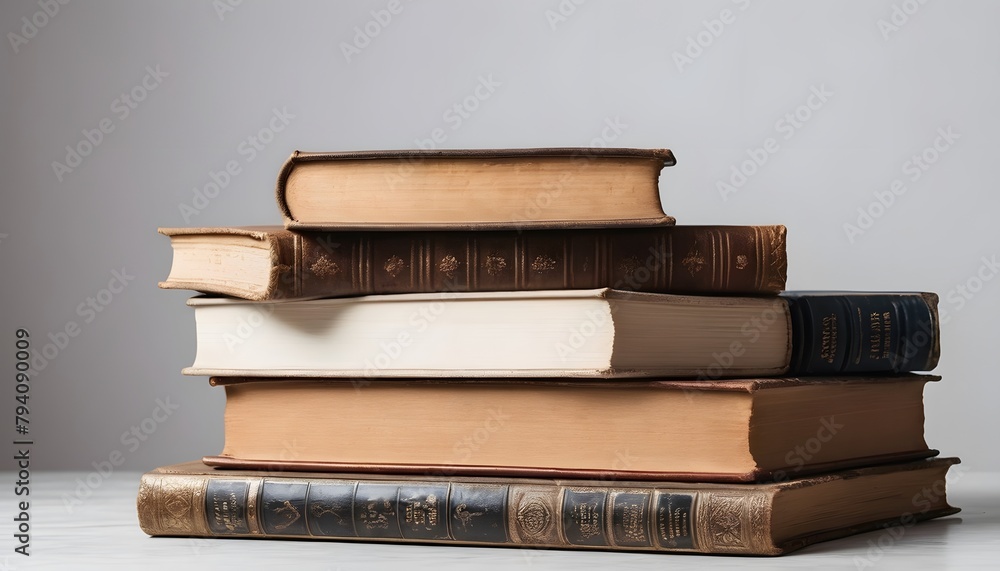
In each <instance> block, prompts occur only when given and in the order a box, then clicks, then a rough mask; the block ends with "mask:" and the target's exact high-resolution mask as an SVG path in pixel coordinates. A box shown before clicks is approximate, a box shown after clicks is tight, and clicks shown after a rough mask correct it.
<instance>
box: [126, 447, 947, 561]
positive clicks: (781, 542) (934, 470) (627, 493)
mask: <svg viewBox="0 0 1000 571" xmlns="http://www.w3.org/2000/svg"><path fill="white" fill-rule="evenodd" d="M957 462H958V460H957V459H955V458H946V459H937V460H924V461H919V462H911V463H906V464H892V465H883V466H877V467H872V468H863V469H858V470H848V471H843V472H835V473H831V474H826V475H821V476H815V477H810V478H803V479H798V480H790V481H786V482H780V483H769V484H754V485H721V484H678V483H668V482H613V481H612V482H608V481H603V482H602V481H582V480H526V479H525V480H520V479H494V478H449V477H441V476H438V477H435V476H413V477H405V476H385V477H379V476H377V475H368V476H364V477H358V476H338V475H330V474H296V475H291V474H283V473H266V472H255V471H231V470H229V471H221V470H212V469H210V468H206V467H205V466H204V465H201V464H200V463H197V462H191V463H188V464H180V465H175V466H167V467H164V468H159V469H157V470H154V471H152V472H149V473H147V474H145V475H144V476H143V477H142V480H141V483H140V487H139V496H138V513H139V523H140V526H141V527H142V529H143V531H145V532H146V533H147V534H149V535H154V536H155V535H165V536H201V537H256V538H265V537H266V538H300V539H334V540H361V541H388V542H419V543H442V544H453V545H454V544H459V545H490V546H516V547H545V548H550V547H551V548H569V549H605V550H629V551H677V552H701V553H718V554H736V555H780V554H782V553H785V552H788V551H792V550H795V549H799V548H801V547H804V546H806V545H809V544H811V543H815V542H818V541H825V540H828V539H834V538H837V537H842V536H846V535H851V534H855V533H860V532H863V531H869V530H874V529H877V528H879V527H881V526H884V525H891V524H902V525H912V524H913V523H914V522H916V521H920V520H924V519H930V518H935V517H941V516H945V515H950V514H953V513H956V512H957V511H958V510H957V509H955V508H953V507H951V506H950V505H948V503H947V499H946V497H945V495H944V493H937V490H943V489H944V484H945V474H946V472H947V470H948V468H949V467H950V466H951V465H952V464H954V463H957ZM928 489H932V490H935V493H932V494H930V495H928V494H927V493H926V491H927V490H928ZM921 494H923V495H921ZM831 497H832V498H835V500H834V501H831ZM836 498H843V500H842V501H840V500H837V499H836ZM915 498H919V500H920V501H919V503H918V502H917V501H916V499H915ZM859 506H862V507H860V508H859Z"/></svg>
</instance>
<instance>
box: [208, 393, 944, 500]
mask: <svg viewBox="0 0 1000 571" xmlns="http://www.w3.org/2000/svg"><path fill="white" fill-rule="evenodd" d="M932 380H937V377H931V376H920V375H905V376H900V377H877V378H874V377H867V378H864V377H841V378H809V379H798V378H784V379H777V378H769V379H744V380H732V381H714V382H713V381H631V382H622V381H613V382H608V381H606V382H600V381H553V380H511V379H492V380H485V379H482V380H431V379H428V380H381V379H351V380H347V379H341V380H294V379H283V380H279V379H256V378H243V379H240V378H216V379H213V383H214V384H217V385H222V386H224V387H225V391H226V413H225V423H224V426H225V436H226V441H225V442H226V443H225V448H224V450H223V451H222V454H221V456H216V457H209V458H206V459H205V461H206V462H207V463H209V464H212V465H216V466H223V467H241V468H275V467H280V468H281V469H287V470H322V471H337V472H390V473H410V474H427V473H439V474H465V475H483V474H499V475H505V476H547V477H563V478H571V477H572V478H599V479H609V478H610V479H615V480H621V479H633V480H649V479H654V480H692V481H716V482H719V481H731V482H735V481H739V482H750V481H754V480H764V479H783V478H788V477H792V476H793V475H794V476H801V475H803V474H808V473H814V472H818V471H823V470H831V469H835V468H843V467H854V466H863V465H870V464H875V463H879V462H888V461H899V460H906V459H914V458H924V457H927V456H931V455H933V454H936V453H937V452H936V451H934V450H930V449H928V447H927V444H926V443H925V442H924V435H923V426H924V407H923V398H922V395H923V387H924V384H925V383H926V382H927V381H932Z"/></svg>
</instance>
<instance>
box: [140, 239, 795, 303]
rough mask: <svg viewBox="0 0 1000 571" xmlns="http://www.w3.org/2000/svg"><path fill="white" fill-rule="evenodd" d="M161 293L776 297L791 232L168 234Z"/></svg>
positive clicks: (283, 296) (265, 296)
mask: <svg viewBox="0 0 1000 571" xmlns="http://www.w3.org/2000/svg"><path fill="white" fill-rule="evenodd" d="M160 233H162V234H165V235H166V236H169V237H170V244H171V246H173V251H174V257H173V264H172V265H171V268H170V275H169V276H168V277H167V279H166V281H164V282H161V283H160V287H162V288H170V289H192V290H196V291H201V292H206V293H216V294H223V295H232V296H235V297H239V298H243V299H250V300H254V301H265V300H278V299H295V298H309V297H343V296H352V295H365V294H388V293H421V292H436V291H437V292H461V291H505V290H543V289H592V288H599V287H613V288H616V289H621V290H633V291H646V292H654V293H726V294H761V293H770V294H775V293H778V292H779V291H781V290H782V289H783V288H784V286H785V269H786V267H787V257H786V254H785V227H784V226H662V227H655V228H620V229H589V230H588V229H565V230H525V231H522V232H516V231H492V232H490V231H478V232H460V231H450V232H445V231H423V232H292V231H288V230H284V229H282V228H280V227H277V226H262V227H237V228H161V229H160Z"/></svg>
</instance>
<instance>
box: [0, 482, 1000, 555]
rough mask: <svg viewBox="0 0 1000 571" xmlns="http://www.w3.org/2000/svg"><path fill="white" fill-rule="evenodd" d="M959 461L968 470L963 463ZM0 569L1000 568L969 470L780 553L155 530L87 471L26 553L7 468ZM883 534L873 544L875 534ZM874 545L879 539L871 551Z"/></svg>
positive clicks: (53, 498) (129, 488)
mask: <svg viewBox="0 0 1000 571" xmlns="http://www.w3.org/2000/svg"><path fill="white" fill-rule="evenodd" d="M963 468H964V466H963ZM2 476H3V477H2V489H4V490H6V491H7V492H6V494H5V495H4V497H0V503H2V506H3V507H2V511H0V518H2V519H0V521H2V522H3V524H2V526H0V528H2V534H0V537H2V538H3V539H2V540H0V544H2V546H3V552H0V571H8V570H10V571H13V570H21V569H59V570H64V569H65V570H71V569H109V570H110V569H129V570H140V571H149V570H155V569H240V568H243V569H267V568H272V569H289V568H294V569H319V570H331V571H334V570H343V571H347V570H354V569H358V570H372V569H407V570H408V571H415V570H419V569H433V570H438V571H444V570H448V569H464V570H473V571H485V570H487V569H532V570H535V569H537V570H543V569H559V570H566V571H570V570H577V569H616V570H617V569H688V568H692V569H693V568H705V569H718V568H741V569H742V568H761V569H784V568H794V569H806V568H807V569H970V568H988V569H1000V485H998V484H1000V474H998V473H982V472H979V473H977V472H975V471H972V470H968V469H967V470H965V471H964V473H963V474H962V477H961V478H958V479H956V480H955V481H953V482H951V483H950V485H949V492H948V498H949V502H950V503H951V504H952V505H955V506H957V507H961V508H962V513H960V514H958V515H955V516H951V517H948V518H944V519H939V520H934V521H930V522H925V523H921V524H918V525H916V526H914V527H911V528H908V529H905V532H904V533H903V535H902V536H901V537H899V538H892V537H891V536H889V537H886V534H887V532H886V531H879V532H873V533H867V534H863V535H858V536H854V537H850V538H846V539H839V540H836V541H831V542H826V543H820V544H817V545H814V546H811V547H808V548H806V549H804V550H801V551H798V552H795V553H792V554H789V555H785V556H783V557H779V558H752V557H718V556H704V555H677V554H661V553H649V554H647V553H613V552H579V551H563V550H534V549H516V548H482V547H459V546H437V545H405V544H371V543H367V544H366V543H347V542H345V543H339V542H332V541H287V540H254V539H193V538H187V539H185V538H163V537H157V538H151V537H148V536H146V535H145V534H144V533H143V532H142V531H141V530H140V529H139V525H138V521H137V518H136V514H135V496H136V491H137V489H138V481H139V474H138V473H134V472H120V473H116V474H114V475H113V476H112V477H111V478H109V479H108V480H105V481H104V482H103V483H102V484H101V486H100V487H99V488H98V489H96V490H95V491H94V492H93V494H92V495H91V496H90V497H88V498H87V499H86V500H84V501H83V502H82V504H81V505H77V506H75V507H73V509H72V511H70V510H68V509H67V507H66V501H65V496H66V495H67V494H69V495H72V494H73V490H74V488H76V486H77V478H80V477H84V476H85V474H84V473H75V472H35V473H32V477H31V485H32V487H31V513H30V516H31V522H32V528H31V548H30V551H31V556H30V557H24V556H22V555H19V554H16V553H14V551H13V549H14V547H15V546H16V545H17V544H16V540H15V539H14V538H13V533H14V532H13V524H12V518H13V511H14V508H15V507H16V500H17V498H16V497H15V496H14V493H13V490H14V486H13V482H14V476H13V474H12V473H10V472H6V473H2ZM880 538H881V543H882V546H883V547H885V548H884V549H881V548H879V547H877V544H876V542H877V541H879V540H880ZM873 546H875V547H874V548H873Z"/></svg>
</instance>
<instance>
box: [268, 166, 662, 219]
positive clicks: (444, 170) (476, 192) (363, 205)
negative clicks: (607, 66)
mask: <svg viewBox="0 0 1000 571" xmlns="http://www.w3.org/2000/svg"><path fill="white" fill-rule="evenodd" d="M674 162H675V161H674V156H673V153H671V152H670V151H669V150H667V149H607V148H563V149H558V148H550V149H495V150H424V151H421V150H409V151H361V152H340V153H302V152H299V151H296V152H295V153H294V154H292V156H291V157H290V158H289V159H288V161H287V162H286V163H285V165H284V167H282V169H281V173H280V174H279V176H278V184H277V199H278V206H279V208H280V209H281V212H282V213H283V215H284V217H285V226H286V227H287V228H310V229H337V230H345V229H368V230H371V229H379V230H402V229H430V228H444V229H451V230H454V229H491V228H492V229H500V228H505V229H519V228H563V227H586V226H590V227H597V226H600V227H608V226H651V225H658V224H672V223H673V218H671V217H669V216H667V215H665V214H664V213H663V209H662V208H661V206H660V194H659V186H658V181H659V176H660V170H662V169H663V167H666V166H671V165H673V164H674Z"/></svg>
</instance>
